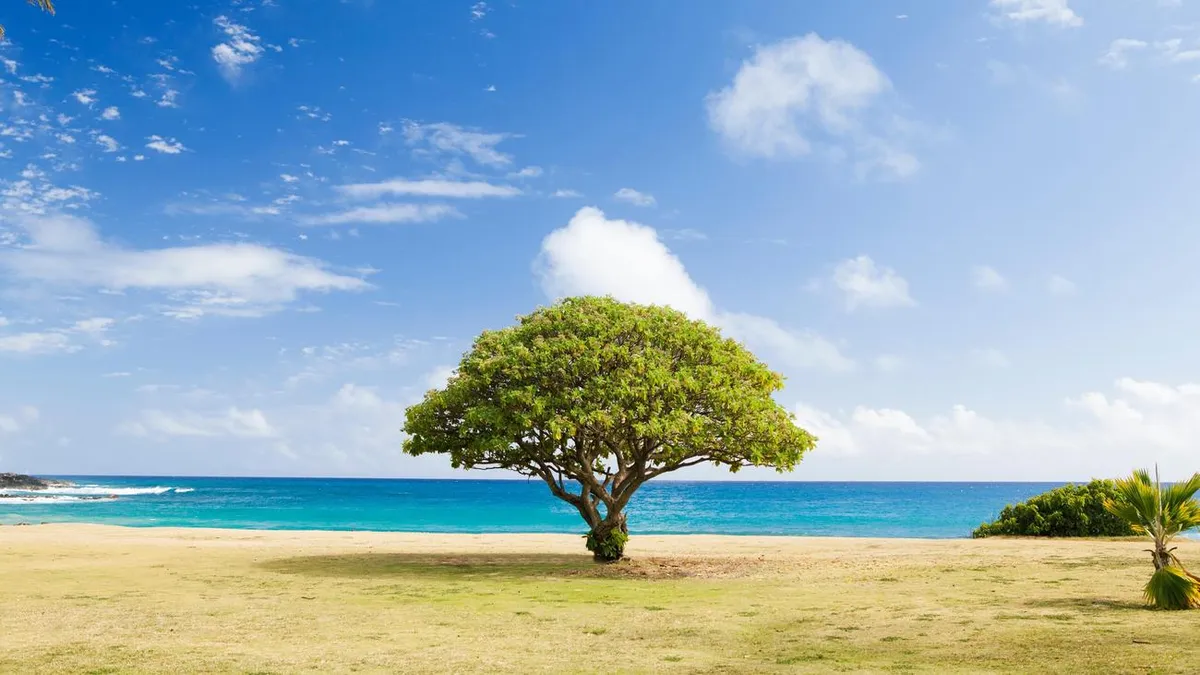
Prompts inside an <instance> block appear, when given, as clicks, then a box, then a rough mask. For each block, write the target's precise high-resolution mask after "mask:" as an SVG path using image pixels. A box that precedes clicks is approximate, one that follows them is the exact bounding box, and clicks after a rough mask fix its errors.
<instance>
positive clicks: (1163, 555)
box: [1150, 539, 1171, 571]
mask: <svg viewBox="0 0 1200 675" xmlns="http://www.w3.org/2000/svg"><path fill="white" fill-rule="evenodd" d="M1150 555H1151V556H1152V557H1153V558H1154V569H1155V571H1158V570H1161V569H1162V568H1164V567H1166V566H1167V565H1170V564H1171V554H1170V552H1168V551H1167V546H1166V544H1165V543H1164V542H1161V541H1158V540H1157V539H1155V541H1154V550H1153V551H1152V552H1151V553H1150Z"/></svg>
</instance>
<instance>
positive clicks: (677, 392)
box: [404, 297, 816, 562]
mask: <svg viewBox="0 0 1200 675" xmlns="http://www.w3.org/2000/svg"><path fill="white" fill-rule="evenodd" d="M782 386H783V378H782V377H781V376H780V375H778V374H776V373H774V372H772V371H771V370H770V369H769V368H767V366H765V365H764V364H763V363H761V362H760V361H758V360H757V359H756V358H755V357H754V356H753V355H752V354H751V353H750V352H749V351H747V350H746V349H745V348H744V347H743V346H742V345H741V344H739V343H737V342H735V341H734V340H731V339H727V338H724V337H722V336H721V334H720V332H719V331H718V330H717V329H715V328H713V327H712V326H709V325H707V324H705V323H703V322H700V321H693V320H690V319H688V318H687V317H686V316H685V315H684V314H682V313H681V312H678V311H676V310H673V309H669V308H666V307H659V306H645V305H634V304H625V303H621V302H618V301H616V300H614V299H612V298H599V297H580V298H568V299H566V300H563V301H561V302H559V303H558V304H556V305H554V306H551V307H547V308H542V309H539V310H537V311H535V312H533V313H532V314H529V315H527V316H524V317H519V318H518V322H517V324H516V325H514V326H511V327H509V328H505V329H503V330H496V331H487V332H484V333H483V334H482V335H480V336H479V338H478V339H476V341H475V344H474V346H473V347H472V348H471V350H470V351H469V352H468V353H467V354H466V355H465V356H464V357H463V359H462V362H461V363H460V364H459V366H458V369H457V370H456V372H455V373H454V375H452V376H451V378H450V380H449V382H448V383H447V385H446V386H445V388H443V389H440V390H433V391H430V392H428V393H427V394H426V395H425V398H424V400H423V401H422V402H420V403H418V404H416V405H414V406H412V407H410V408H409V409H408V411H407V413H406V416H405V418H406V419H405V425H404V432H405V433H406V434H407V438H406V440H405V441H404V451H405V452H406V453H408V454H410V455H424V454H430V453H442V454H447V455H449V456H450V462H451V465H452V466H454V467H455V468H466V469H506V470H509V471H515V472H516V473H519V474H521V475H524V476H529V477H536V478H540V479H542V480H543V481H545V482H546V485H548V486H549V488H550V492H551V493H552V494H553V495H554V496H555V497H558V498H559V499H562V500H563V501H566V502H567V503H568V504H570V505H571V506H573V507H575V508H576V509H577V510H578V511H579V514H580V516H582V517H583V520H584V521H585V522H586V523H587V524H588V526H589V528H590V530H589V532H588V534H587V547H588V550H590V551H592V553H593V555H594V557H595V559H596V560H597V561H602V562H611V561H616V560H619V559H620V558H621V557H622V556H623V555H624V549H625V543H626V541H627V540H628V536H629V529H628V526H627V523H626V517H625V507H626V506H627V505H628V504H629V500H630V499H631V498H632V497H633V495H634V493H635V492H636V491H637V489H638V488H639V487H641V486H642V485H643V484H644V483H645V482H646V481H648V480H651V479H653V478H656V477H658V476H661V475H663V474H665V473H668V472H670V471H676V470H678V469H682V468H684V467H689V466H695V465H697V464H704V463H712V464H714V465H719V466H724V467H728V468H729V470H730V471H737V470H738V469H740V468H742V467H748V466H769V467H773V468H775V469H776V470H778V471H780V472H783V471H790V470H791V469H793V468H794V467H795V466H796V464H797V463H798V462H799V461H800V459H801V457H802V456H803V455H804V453H805V452H806V451H808V450H810V449H812V447H813V446H814V444H815V442H816V439H815V438H814V437H813V436H811V435H810V434H809V433H808V432H806V431H804V430H803V429H801V428H799V427H798V426H796V424H795V423H794V421H793V418H792V415H791V414H790V413H789V412H788V411H787V410H786V409H784V408H783V407H782V406H780V405H779V404H778V403H776V402H775V400H774V399H773V398H772V397H771V396H772V394H773V393H774V392H776V391H778V390H779V389H780V388H782Z"/></svg>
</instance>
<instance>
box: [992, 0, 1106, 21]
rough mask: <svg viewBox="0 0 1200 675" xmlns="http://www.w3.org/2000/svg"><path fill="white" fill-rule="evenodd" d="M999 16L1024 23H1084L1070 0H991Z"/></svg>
mask: <svg viewBox="0 0 1200 675" xmlns="http://www.w3.org/2000/svg"><path fill="white" fill-rule="evenodd" d="M990 4H991V6H992V9H994V10H996V12H997V15H998V17H999V18H1002V19H1006V20H1008V21H1012V22H1017V23H1024V22H1027V21H1044V22H1046V23H1050V24H1056V25H1059V26H1069V27H1076V26H1082V25H1083V18H1082V17H1080V16H1079V15H1078V14H1076V13H1075V12H1074V10H1072V9H1071V8H1070V6H1069V5H1068V0H991V3H990Z"/></svg>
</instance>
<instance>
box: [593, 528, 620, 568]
mask: <svg viewBox="0 0 1200 675" xmlns="http://www.w3.org/2000/svg"><path fill="white" fill-rule="evenodd" d="M584 537H585V538H586V539H587V550H589V551H591V552H592V555H593V556H594V557H595V558H596V560H598V561H600V562H616V561H618V560H620V559H621V558H622V557H623V556H624V555H625V544H627V543H629V533H627V532H624V531H622V530H619V529H613V530H609V532H608V535H607V536H605V537H603V538H600V537H597V536H596V531H595V530H592V531H591V532H588V533H587V534H586V535H584Z"/></svg>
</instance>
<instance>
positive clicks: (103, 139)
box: [93, 134, 121, 152]
mask: <svg viewBox="0 0 1200 675" xmlns="http://www.w3.org/2000/svg"><path fill="white" fill-rule="evenodd" d="M93 140H95V141H96V145H99V146H100V147H102V148H104V151H105V152H116V151H118V150H120V149H121V144H120V143H118V142H117V139H115V138H113V137H112V136H109V135H108V134H97V135H96V138H95V139H93Z"/></svg>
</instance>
